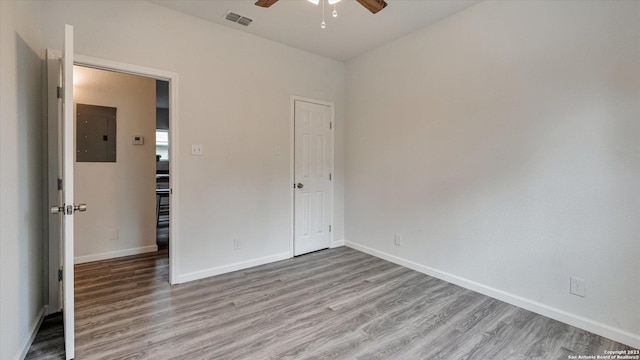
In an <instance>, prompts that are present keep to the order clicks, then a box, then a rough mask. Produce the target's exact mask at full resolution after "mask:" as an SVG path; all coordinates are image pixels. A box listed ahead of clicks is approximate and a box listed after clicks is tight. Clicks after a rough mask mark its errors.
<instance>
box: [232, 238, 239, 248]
mask: <svg viewBox="0 0 640 360" xmlns="http://www.w3.org/2000/svg"><path fill="white" fill-rule="evenodd" d="M233 250H240V239H233Z"/></svg>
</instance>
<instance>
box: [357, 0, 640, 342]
mask: <svg viewBox="0 0 640 360" xmlns="http://www.w3.org/2000/svg"><path fill="white" fill-rule="evenodd" d="M639 20H640V3H638V2H632V1H627V2H623V1H607V2H570V1H530V2H525V1H517V2H516V1H513V2H505V1H495V2H493V1H489V2H484V3H481V4H479V5H477V6H474V7H472V8H469V9H467V10H465V11H463V12H461V13H459V14H456V15H454V16H453V17H451V18H448V19H445V20H443V21H441V22H440V23H437V24H435V25H433V26H431V27H429V28H426V29H424V30H421V31H418V32H416V33H413V34H410V35H408V36H406V37H404V38H402V39H400V40H397V41H395V42H393V43H391V44H389V45H386V46H383V47H381V48H378V49H376V50H373V51H371V52H369V53H367V54H364V55H362V56H360V57H358V58H356V59H354V60H352V61H350V62H348V64H347V104H348V108H347V117H348V119H349V120H348V122H347V135H346V141H345V143H346V179H347V181H346V190H345V194H346V223H347V229H346V240H347V244H350V245H352V246H354V247H357V248H360V249H364V250H367V251H369V252H373V253H376V254H378V255H384V256H387V257H389V258H391V256H395V258H394V259H395V260H396V261H400V262H405V263H407V264H409V263H408V262H407V261H409V262H412V263H411V264H412V266H414V267H416V268H421V269H423V270H425V271H427V272H431V273H434V274H436V275H439V276H441V277H445V278H447V279H449V280H452V281H454V282H458V283H460V284H463V285H465V286H470V287H472V288H475V289H478V290H481V291H483V292H485V293H489V294H492V295H494V296H498V297H501V298H503V299H507V300H510V301H512V302H517V303H519V304H520V305H522V306H524V307H528V308H531V309H535V310H536V311H540V312H543V313H546V314H547V315H551V316H553V317H556V318H559V319H562V320H564V321H571V322H572V323H574V324H577V325H580V326H582V327H587V328H588V329H591V330H592V331H596V332H599V333H601V334H604V335H607V336H610V337H614V338H615V339H617V340H620V341H623V342H626V343H627V344H631V345H634V346H636V347H638V346H640V301H639V300H638V299H640V281H638V275H639V274H640V261H639V259H640V243H639V242H638V239H639V238H638V236H639V234H640V187H639V186H638V179H640V102H639V100H640V21H639ZM396 233H398V234H401V235H402V236H403V239H404V244H403V245H402V246H401V247H398V246H395V245H394V244H393V238H394V234H396ZM363 246H364V247H363ZM570 276H575V277H578V278H581V279H584V280H585V281H586V286H587V294H586V297H585V298H581V297H576V296H573V295H570V294H569V277H570Z"/></svg>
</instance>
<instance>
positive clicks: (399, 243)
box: [393, 234, 402, 246]
mask: <svg viewBox="0 0 640 360" xmlns="http://www.w3.org/2000/svg"><path fill="white" fill-rule="evenodd" d="M393 243H394V244H396V246H402V235H400V234H396V236H395V237H394V238H393Z"/></svg>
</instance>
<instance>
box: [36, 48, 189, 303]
mask: <svg viewBox="0 0 640 360" xmlns="http://www.w3.org/2000/svg"><path fill="white" fill-rule="evenodd" d="M47 51H50V52H51V54H52V55H53V56H55V57H58V58H59V59H60V58H61V57H62V52H61V51H59V50H52V49H47ZM74 65H78V66H84V67H89V68H94V69H100V70H107V71H114V72H118V73H124V74H131V75H138V76H144V77H148V78H153V79H156V80H164V81H168V82H169V136H170V138H169V141H170V142H169V145H170V146H169V155H170V159H171V161H170V163H169V173H170V174H171V176H170V178H169V188H170V189H171V200H170V201H169V223H170V224H171V225H170V227H169V239H171V240H170V241H169V284H171V285H174V284H177V283H179V281H178V274H179V272H178V269H179V260H178V259H179V258H180V257H179V256H178V252H179V246H178V244H177V242H178V239H177V234H178V229H179V224H180V223H179V214H178V212H177V211H176V209H178V208H179V207H178V204H179V194H180V191H179V184H180V183H179V174H178V171H177V169H178V162H179V158H178V149H179V144H178V130H179V124H178V123H179V121H178V88H179V87H178V73H175V72H171V71H165V70H160V69H154V68H150V67H146V66H140V65H134V64H128V63H123V62H118V61H113V60H107V59H102V58H97V57H93V56H87V55H80V54H74ZM89 206H91V204H89ZM49 244H50V248H49V250H50V251H49V253H50V254H51V246H52V245H56V246H57V244H58V243H57V242H56V244H53V242H52V240H51V238H50V239H49ZM49 259H50V261H55V264H57V263H59V259H58V256H55V258H52V257H51V255H50V257H49ZM50 268H51V267H50ZM54 276H55V277H56V280H57V273H56V274H49V277H50V278H53V277H54ZM51 290H52V289H50V291H51ZM54 296H55V295H50V297H49V298H50V299H51V298H53V297H54Z"/></svg>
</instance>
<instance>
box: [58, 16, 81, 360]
mask: <svg viewBox="0 0 640 360" xmlns="http://www.w3.org/2000/svg"><path fill="white" fill-rule="evenodd" d="M60 96H61V97H62V116H60V117H58V121H59V122H60V124H59V126H58V129H59V131H61V132H62V136H61V141H60V142H59V147H60V149H59V154H60V156H59V158H60V165H61V167H62V169H61V170H62V171H61V173H62V182H61V185H62V186H60V187H59V190H60V191H61V192H62V197H61V198H62V200H63V203H62V204H60V205H56V206H53V207H52V208H51V212H52V213H56V214H60V240H61V241H60V242H61V247H62V261H61V263H62V294H63V295H62V309H63V319H64V346H65V355H66V358H67V360H70V359H73V358H74V356H75V338H74V336H75V325H74V298H73V297H74V291H73V281H74V276H73V229H74V226H73V220H74V219H73V214H74V213H75V212H76V211H85V210H86V208H87V207H86V205H85V204H80V205H75V203H74V199H73V163H74V153H73V147H74V146H73V143H74V142H73V125H74V124H73V122H74V121H73V26H71V25H65V29H64V45H63V51H62V84H61V85H60Z"/></svg>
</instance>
